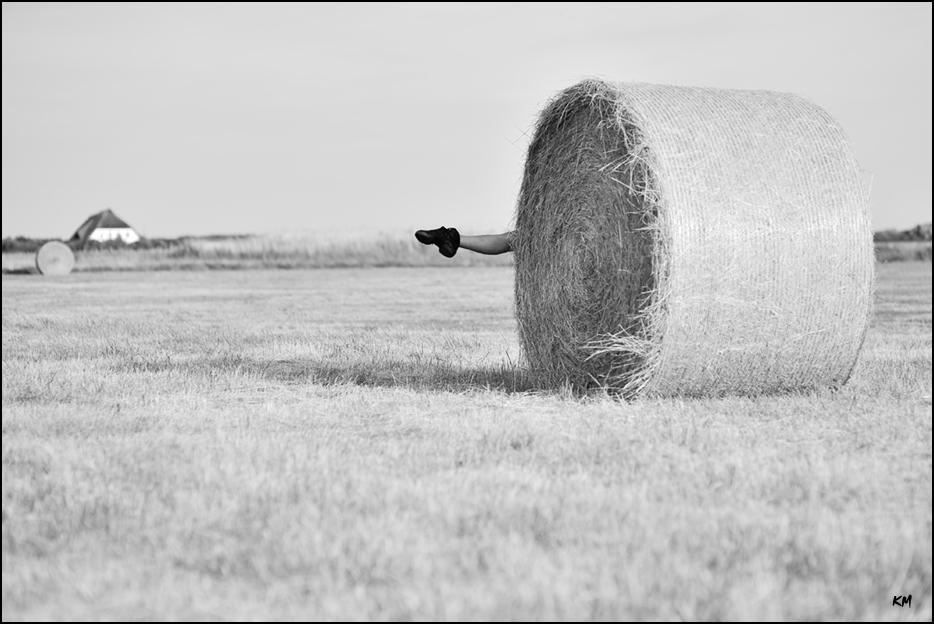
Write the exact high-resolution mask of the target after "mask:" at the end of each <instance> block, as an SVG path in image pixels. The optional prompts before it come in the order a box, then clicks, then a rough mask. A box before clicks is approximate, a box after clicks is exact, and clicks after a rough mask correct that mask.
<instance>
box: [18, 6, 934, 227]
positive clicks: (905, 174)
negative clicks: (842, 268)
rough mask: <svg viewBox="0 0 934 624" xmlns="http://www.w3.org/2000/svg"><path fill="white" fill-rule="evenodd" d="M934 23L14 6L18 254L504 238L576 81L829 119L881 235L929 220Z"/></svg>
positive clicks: (767, 10) (422, 9)
mask: <svg viewBox="0 0 934 624" xmlns="http://www.w3.org/2000/svg"><path fill="white" fill-rule="evenodd" d="M931 22H932V16H931V4H930V3H918V4H898V3H879V4H857V3H839V4H811V3H808V4H801V5H778V4H746V5H736V4H732V3H710V4H697V5H695V4H662V3H651V4H641V3H636V4H624V3H620V4H611V5H600V4H593V5H590V4H581V3H576V4H554V3H548V4H539V5H532V4H504V5H501V4H495V5H475V4H469V5H461V4H436V5H425V4H392V5H383V4H379V5H361V4H357V5H347V4H333V5H331V4H310V5H309V4H301V5H290V4H274V3H262V4H224V3H210V4H173V5H162V4H112V3H100V4H32V3H29V4H19V3H3V236H5V237H6V236H16V235H26V236H36V237H68V236H70V235H71V234H72V233H73V231H74V230H75V229H76V228H77V227H78V226H79V225H80V224H81V222H82V221H84V219H85V218H86V217H87V216H88V215H90V214H91V213H94V212H98V211H100V210H103V209H105V208H112V209H113V210H114V212H116V213H117V214H118V215H119V216H121V217H122V218H123V219H124V220H126V221H127V222H128V223H130V224H131V225H132V226H134V227H136V228H137V229H138V230H139V231H140V233H141V234H143V235H145V236H150V237H162V236H165V237H174V236H179V235H183V234H226V233H272V232H285V231H290V230H295V231H309V230H331V229H335V228H341V229H350V230H360V231H364V230H366V231H369V230H386V231H401V230H404V229H415V228H420V227H437V226H439V225H446V226H449V227H451V226H456V227H458V228H459V229H461V230H462V231H466V232H468V233H476V232H478V231H480V230H501V229H505V228H506V227H508V226H509V223H510V220H511V218H512V215H513V209H514V205H515V199H516V194H517V192H518V190H519V182H520V177H521V173H522V166H523V162H524V157H525V147H526V145H527V142H528V138H527V136H526V133H528V132H530V131H531V128H532V125H533V123H534V121H535V116H536V115H537V113H538V112H539V111H540V110H541V107H542V106H543V104H544V103H545V102H546V100H547V99H548V98H549V97H551V96H552V95H554V94H555V93H556V92H557V91H559V90H561V89H563V88H565V87H568V86H570V85H572V84H574V83H576V82H578V81H579V80H580V79H581V78H584V77H589V76H598V77H603V78H608V79H611V80H619V81H639V82H653V83H660V84H676V85H686V86H711V87H722V88H737V89H769V90H775V91H787V92H792V93H797V94H799V95H802V96H804V97H806V98H808V99H809V100H811V101H812V102H814V103H816V104H818V105H820V106H822V107H823V108H825V109H826V110H827V111H829V112H830V114H831V115H833V116H834V117H835V118H836V119H837V120H838V121H839V122H840V123H841V124H842V126H843V127H844V129H845V130H846V131H847V133H848V134H849V136H850V139H851V141H852V143H853V145H854V146H855V149H856V153H857V156H858V157H859V160H860V164H861V166H862V167H863V168H864V169H865V170H867V172H868V173H867V174H866V175H867V177H868V176H870V175H871V176H872V211H873V226H874V227H875V228H876V229H884V228H893V227H897V228H907V227H910V226H913V225H915V224H917V223H919V222H927V221H930V220H931V170H932V163H931V134H932V129H931V118H932V112H931V74H932V69H931V56H932V52H931Z"/></svg>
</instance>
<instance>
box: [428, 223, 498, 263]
mask: <svg viewBox="0 0 934 624" xmlns="http://www.w3.org/2000/svg"><path fill="white" fill-rule="evenodd" d="M512 236H513V233H512V232H506V233H504V234H482V235H479V236H461V235H460V233H459V232H458V231H457V230H456V229H455V228H446V227H440V228H438V229H436V230H419V231H417V232H415V238H417V239H418V241H419V242H420V243H422V244H423V245H437V246H438V250H439V251H440V252H441V254H442V255H444V256H447V257H448V258H450V257H452V256H454V254H456V253H457V250H458V249H459V248H460V247H463V248H464V249H468V250H470V251H474V252H477V253H482V254H487V255H497V254H502V253H506V252H508V251H512Z"/></svg>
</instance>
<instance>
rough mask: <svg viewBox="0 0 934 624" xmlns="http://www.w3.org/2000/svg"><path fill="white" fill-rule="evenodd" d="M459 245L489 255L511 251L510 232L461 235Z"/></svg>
mask: <svg viewBox="0 0 934 624" xmlns="http://www.w3.org/2000/svg"><path fill="white" fill-rule="evenodd" d="M461 247H463V248H464V249H469V250H470V251H475V252H477V253H482V254H487V255H490V256H496V255H498V254H504V253H507V252H510V251H512V232H506V233H505V234H482V235H480V236H461Z"/></svg>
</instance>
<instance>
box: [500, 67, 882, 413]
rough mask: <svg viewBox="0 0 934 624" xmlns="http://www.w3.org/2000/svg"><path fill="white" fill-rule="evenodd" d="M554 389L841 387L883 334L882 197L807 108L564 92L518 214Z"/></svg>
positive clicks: (836, 131)
mask: <svg viewBox="0 0 934 624" xmlns="http://www.w3.org/2000/svg"><path fill="white" fill-rule="evenodd" d="M514 249H515V261H516V315H517V318H518V323H519V333H520V337H521V341H522V345H523V349H524V352H525V354H526V357H527V359H528V362H529V365H530V369H531V372H532V374H533V376H534V377H535V378H536V379H537V381H538V383H539V384H540V385H541V386H543V387H551V388H554V387H562V386H567V385H570V387H572V388H574V389H577V390H586V389H587V388H591V387H595V386H597V387H603V388H607V389H609V390H611V391H613V392H617V393H620V394H622V395H624V396H627V397H635V396H675V395H682V396H718V395H724V394H738V395H755V394H763V393H773V392H781V391H788V390H806V389H811V388H818V387H834V386H839V385H840V384H842V383H844V382H845V381H846V379H847V378H848V377H849V375H850V372H851V371H852V369H853V366H854V364H855V362H856V356H857V353H858V351H859V348H860V345H861V344H862V341H863V337H864V335H865V332H866V328H867V325H868V322H869V315H870V307H871V300H872V287H873V269H874V259H873V247H872V232H871V227H870V222H869V202H868V196H867V193H866V192H865V190H864V188H863V184H862V176H861V172H860V169H859V166H858V164H857V162H856V158H855V157H854V154H853V150H852V148H851V147H850V145H849V143H848V142H847V139H846V136H845V135H844V133H843V131H842V130H841V128H840V126H839V125H838V124H837V123H836V122H835V121H834V120H833V119H832V118H831V117H830V115H828V114H827V113H826V112H825V111H823V110H822V109H820V108H818V107H817V106H815V105H814V104H811V103H810V102H808V101H806V100H804V99H802V98H801V97H798V96H794V95H788V94H784V93H774V92H769V91H733V90H723V89H708V88H687V87H674V86H662V85H650V84H631V83H629V84H627V83H606V82H602V81H596V80H590V81H585V82H583V83H581V84H578V85H576V86H574V87H571V88H569V89H567V90H565V91H564V92H562V93H560V94H559V95H558V96H557V97H556V98H554V99H553V100H552V101H551V102H550V103H549V104H548V105H547V106H546V108H545V110H544V111H543V112H542V114H541V117H540V119H539V120H538V125H537V128H536V130H535V135H534V137H533V139H532V142H531V144H530V146H529V152H528V160H527V162H526V168H525V175H524V180H523V184H522V190H521V193H520V197H519V202H518V206H517V214H516V235H515V239H514Z"/></svg>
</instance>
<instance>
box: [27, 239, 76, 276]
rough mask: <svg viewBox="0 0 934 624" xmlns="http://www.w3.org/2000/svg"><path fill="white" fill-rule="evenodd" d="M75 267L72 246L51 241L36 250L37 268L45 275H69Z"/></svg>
mask: <svg viewBox="0 0 934 624" xmlns="http://www.w3.org/2000/svg"><path fill="white" fill-rule="evenodd" d="M74 267H75V254H74V253H72V251H71V247H69V246H68V245H66V244H65V243H60V242H59V241H49V242H47V243H45V244H44V245H42V247H40V248H39V251H37V252H36V269H38V270H39V273H41V274H43V275H68V274H69V273H71V270H72V269H73V268H74Z"/></svg>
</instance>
